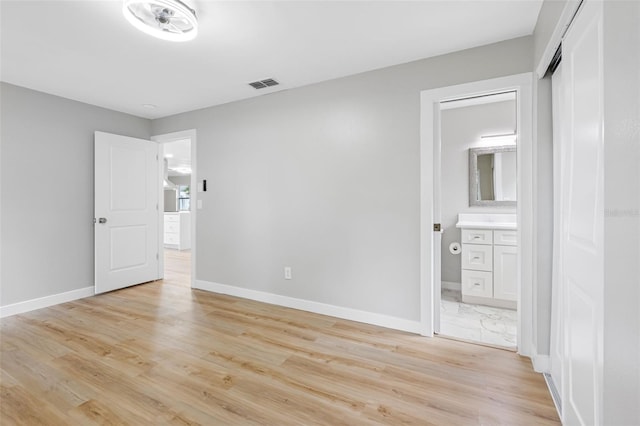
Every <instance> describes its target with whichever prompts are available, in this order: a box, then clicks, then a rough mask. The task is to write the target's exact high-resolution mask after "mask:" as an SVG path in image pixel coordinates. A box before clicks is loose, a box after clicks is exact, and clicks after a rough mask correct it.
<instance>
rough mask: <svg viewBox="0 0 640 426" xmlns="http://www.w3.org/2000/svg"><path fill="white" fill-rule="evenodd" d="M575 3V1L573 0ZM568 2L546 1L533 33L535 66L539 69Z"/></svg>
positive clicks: (565, 0)
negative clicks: (539, 64) (539, 63)
mask: <svg viewBox="0 0 640 426" xmlns="http://www.w3.org/2000/svg"><path fill="white" fill-rule="evenodd" d="M572 1H575V0H572ZM567 3H568V0H545V1H544V3H542V7H541V8H540V13H539V14H538V21H537V22H536V27H535V30H534V32H533V66H534V67H537V66H538V62H540V59H541V58H542V54H543V53H544V49H545V48H546V47H547V43H549V39H550V38H551V35H552V34H553V30H555V28H556V24H557V23H558V20H559V19H560V15H561V14H562V10H563V9H564V7H565V5H566V4H567Z"/></svg>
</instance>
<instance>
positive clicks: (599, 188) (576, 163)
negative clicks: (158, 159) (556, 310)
mask: <svg viewBox="0 0 640 426" xmlns="http://www.w3.org/2000/svg"><path fill="white" fill-rule="evenodd" d="M602 41H603V40H602V2H599V1H585V2H584V4H583V6H582V8H581V10H580V12H578V16H577V17H576V18H575V20H574V22H573V24H572V25H571V28H570V29H569V31H568V33H567V35H566V37H565V39H564V41H563V43H562V62H563V67H564V69H563V70H562V82H561V85H563V86H566V90H567V92H566V93H567V97H566V99H565V100H566V109H564V111H566V116H565V117H562V118H561V119H560V123H559V124H560V126H561V127H562V129H561V132H562V138H561V139H562V140H563V145H564V147H563V148H564V149H563V153H566V155H561V161H562V170H563V173H564V175H563V176H562V178H561V186H562V189H561V193H562V200H563V201H562V202H563V205H562V219H561V225H562V232H561V236H562V240H561V243H560V244H561V246H562V252H561V259H562V284H561V288H562V296H561V300H562V305H563V307H562V324H563V327H564V330H563V339H564V351H563V353H562V356H563V358H564V362H563V366H562V374H563V381H562V382H563V386H562V387H563V396H562V405H563V421H564V424H566V425H598V424H602V401H603V397H602V386H603V382H602V380H603V323H604V321H603V298H604V199H603V198H604V175H603V173H604V158H603V153H604V139H603V118H604V116H603V56H602Z"/></svg>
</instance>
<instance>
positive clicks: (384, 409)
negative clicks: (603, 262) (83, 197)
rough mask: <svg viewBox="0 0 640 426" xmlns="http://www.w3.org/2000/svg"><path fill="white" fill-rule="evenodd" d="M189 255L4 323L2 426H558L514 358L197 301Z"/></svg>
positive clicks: (237, 303)
mask: <svg viewBox="0 0 640 426" xmlns="http://www.w3.org/2000/svg"><path fill="white" fill-rule="evenodd" d="M188 256H189V253H188V252H187V253H182V252H169V251H168V253H167V256H166V259H167V267H166V271H167V273H166V277H165V280H164V282H163V281H158V282H153V283H149V284H143V285H139V286H135V287H131V288H128V289H124V290H120V291H115V292H111V293H108V294H103V295H100V296H96V297H90V298H86V299H82V300H78V301H75V302H70V303H65V304H62V305H58V306H54V307H50V308H46V309H41V310H38V311H33V312H30V313H27V314H22V315H15V316H12V317H8V318H4V319H2V320H1V325H2V330H1V333H2V334H1V347H0V350H1V352H0V353H1V356H2V359H1V373H2V374H1V376H0V392H1V393H0V398H1V401H0V424H2V425H12V424H19V425H38V424H42V425H58V424H75V425H91V424H118V425H119V424H132V425H161V424H180V425H187V424H203V425H254V424H261V425H312V424H321V425H342V424H344V425H361V424H362V425H369V424H388V425H397V424H418V425H429V424H435V425H474V424H484V425H491V424H505V425H546V424H558V417H557V415H556V411H555V409H554V406H553V403H552V401H551V398H550V397H549V393H548V391H547V388H546V386H545V383H544V380H543V378H542V376H541V375H539V374H536V373H534V372H533V370H532V368H531V363H530V362H529V360H527V359H525V358H521V357H519V356H518V355H517V354H515V353H513V352H509V351H503V350H499V349H494V348H489V347H484V346H476V345H472V344H468V343H463V342H456V341H452V340H447V339H440V338H433V339H427V338H424V337H420V336H417V335H413V334H408V333H403V332H398V331H394V330H389V329H384V328H380V327H374V326H369V325H365V324H360V323H355V322H350V321H345V320H340V319H336V318H331V317H327V316H322V315H316V314H311V313H307V312H303V311H297V310H293V309H286V308H281V307H277V306H272V305H267V304H264V303H258V302H253V301H249V300H245V299H239V298H234V297H229V296H223V295H218V294H213V293H208V292H204V291H198V290H191V289H190V288H189V287H188V280H189V261H188Z"/></svg>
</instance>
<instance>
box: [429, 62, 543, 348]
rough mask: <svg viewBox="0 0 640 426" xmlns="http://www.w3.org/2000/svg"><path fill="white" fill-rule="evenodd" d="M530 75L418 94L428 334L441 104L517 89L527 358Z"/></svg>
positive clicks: (522, 333) (522, 334)
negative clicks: (435, 155)
mask: <svg viewBox="0 0 640 426" xmlns="http://www.w3.org/2000/svg"><path fill="white" fill-rule="evenodd" d="M532 83H533V73H530V72H529V73H522V74H516V75H511V76H507V77H499V78H493V79H490V80H482V81H476V82H471V83H465V84H459V85H456V86H448V87H441V88H438V89H432V90H424V91H422V92H421V93H420V105H421V106H420V179H421V181H420V259H421V260H420V307H421V312H420V322H421V325H422V330H421V334H423V335H424V336H433V332H434V329H435V327H436V324H435V319H436V317H435V310H436V309H438V307H437V306H435V300H436V297H435V292H436V291H439V290H440V288H439V287H438V285H437V284H436V279H435V272H434V271H435V267H434V264H433V263H434V259H435V258H436V253H435V250H436V245H435V243H434V241H435V238H434V232H433V223H435V221H434V219H435V217H436V216H435V208H436V206H435V205H434V194H435V191H436V188H435V185H436V182H435V179H434V167H435V166H434V161H435V160H434V147H435V146H436V144H437V143H438V144H439V143H440V141H439V138H440V137H439V135H440V120H439V119H438V116H439V111H440V102H442V101H449V100H455V99H461V98H466V97H473V96H482V95H487V94H492V93H498V92H505V91H511V90H513V91H515V92H516V93H517V96H516V98H517V103H516V105H517V112H516V113H517V123H518V128H517V133H516V135H517V140H518V150H517V162H518V183H517V191H518V204H517V207H516V212H517V215H518V281H519V282H518V333H517V335H518V353H520V354H521V355H524V356H531V354H532V351H531V347H532V344H533V341H534V339H533V319H532V318H533V309H534V301H533V291H534V290H533V285H534V283H533V280H532V277H533V252H532V244H533V235H534V231H535V229H534V226H535V224H534V221H533V200H534V193H533V191H534V179H535V177H534V174H533V139H532V138H533V93H532Z"/></svg>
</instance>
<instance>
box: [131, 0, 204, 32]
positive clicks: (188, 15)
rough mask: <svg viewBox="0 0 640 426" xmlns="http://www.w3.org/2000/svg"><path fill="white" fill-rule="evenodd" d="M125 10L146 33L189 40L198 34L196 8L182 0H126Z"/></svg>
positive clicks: (132, 23) (133, 22)
mask: <svg viewBox="0 0 640 426" xmlns="http://www.w3.org/2000/svg"><path fill="white" fill-rule="evenodd" d="M122 13H123V14H124V17H125V18H126V19H127V21H129V23H130V24H131V25H133V26H134V27H136V28H137V29H139V30H140V31H142V32H143V33H146V34H149V35H152V36H154V37H157V38H159V39H162V40H167V41H189V40H193V39H194V38H196V36H197V35H198V19H197V18H196V11H195V10H193V9H191V8H190V7H189V6H187V5H186V4H185V3H184V2H182V1H180V0H124V2H123V5H122Z"/></svg>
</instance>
